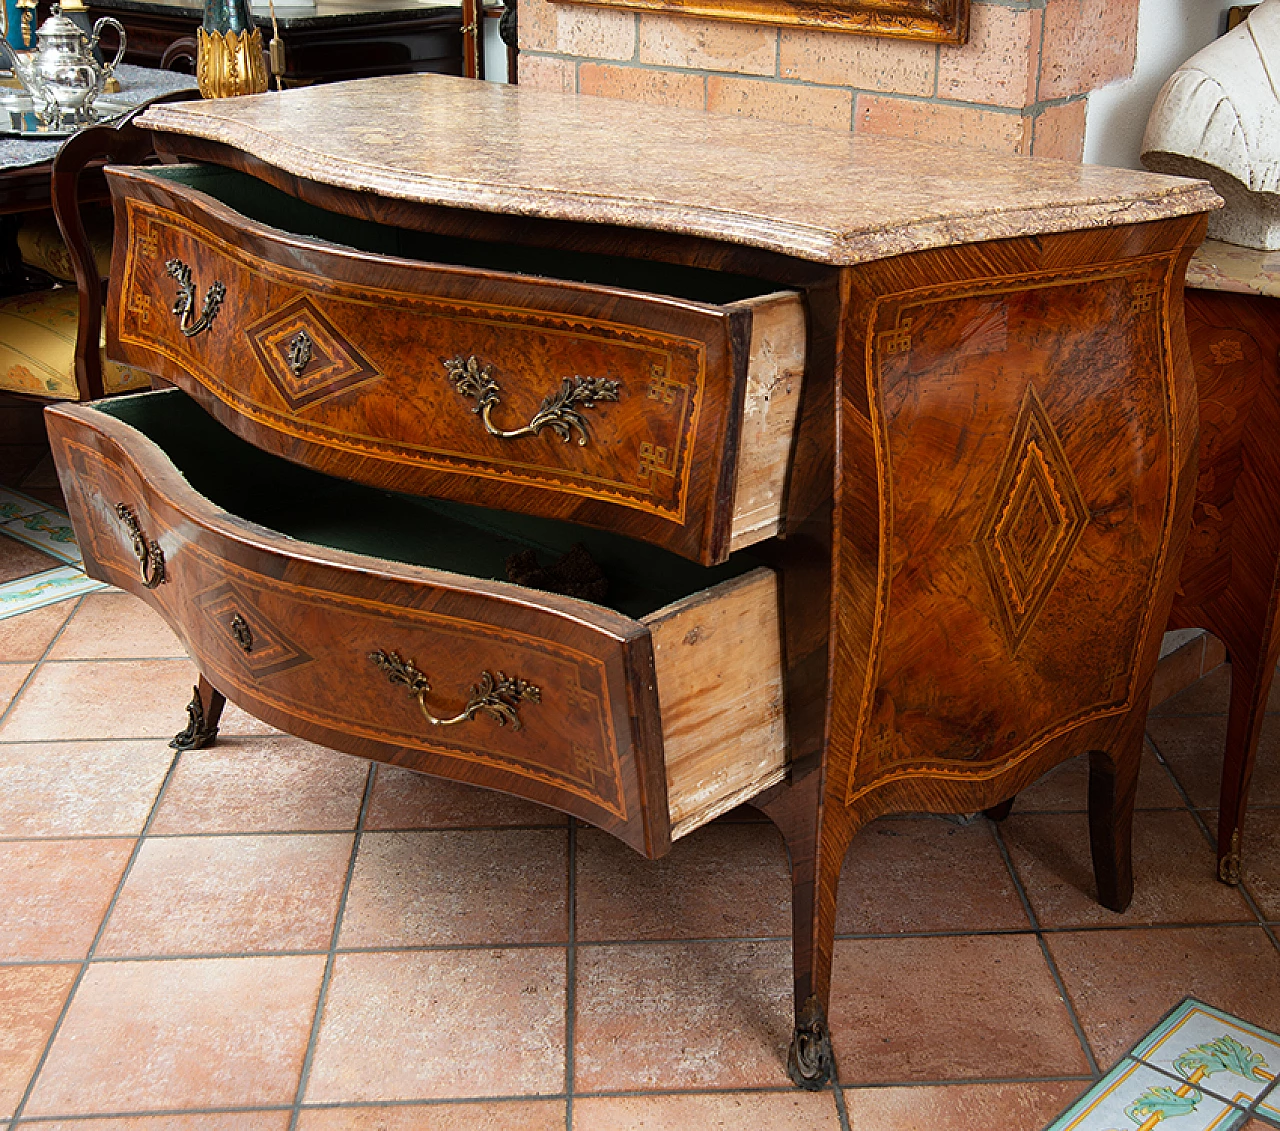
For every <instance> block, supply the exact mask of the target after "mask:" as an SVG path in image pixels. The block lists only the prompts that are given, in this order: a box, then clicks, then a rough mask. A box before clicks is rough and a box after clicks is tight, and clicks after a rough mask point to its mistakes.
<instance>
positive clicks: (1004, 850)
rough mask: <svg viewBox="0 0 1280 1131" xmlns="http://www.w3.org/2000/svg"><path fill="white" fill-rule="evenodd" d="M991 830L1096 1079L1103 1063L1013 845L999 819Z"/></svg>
mask: <svg viewBox="0 0 1280 1131" xmlns="http://www.w3.org/2000/svg"><path fill="white" fill-rule="evenodd" d="M991 832H992V834H993V835H994V837H995V841H996V847H997V848H999V850H1000V855H1001V857H1002V858H1003V859H1004V863H1005V867H1006V868H1008V870H1009V877H1010V879H1011V880H1012V881H1013V886H1014V890H1015V891H1017V893H1018V898H1019V899H1021V900H1022V908H1023V910H1024V911H1025V912H1026V915H1027V919H1028V920H1029V921H1030V923H1031V926H1032V929H1033V931H1034V933H1035V938H1036V945H1038V946H1039V947H1040V956H1041V957H1042V958H1043V959H1044V963H1045V966H1046V967H1047V968H1048V971H1049V975H1050V977H1052V978H1053V982H1054V985H1056V986H1057V987H1058V996H1059V997H1060V998H1061V999H1062V1004H1063V1005H1064V1006H1065V1007H1066V1010H1067V1017H1068V1019H1069V1020H1070V1021H1071V1028H1072V1029H1074V1030H1075V1034H1076V1040H1077V1041H1079V1042H1080V1049H1081V1051H1082V1052H1083V1053H1084V1059H1085V1063H1086V1064H1087V1065H1088V1066H1089V1071H1090V1073H1091V1074H1092V1075H1093V1078H1094V1079H1095V1080H1096V1079H1097V1078H1098V1077H1099V1076H1100V1075H1101V1074H1102V1069H1101V1066H1100V1065H1099V1064H1098V1060H1097V1058H1096V1057H1095V1056H1094V1055H1093V1048H1092V1047H1091V1046H1090V1044H1089V1038H1088V1036H1087V1035H1086V1034H1085V1031H1084V1025H1083V1024H1081V1021H1080V1016H1079V1014H1078V1013H1077V1012H1076V1007H1075V1002H1073V1001H1072V1000H1071V994H1070V993H1069V992H1068V991H1067V984H1066V982H1064V981H1063V978H1062V971H1060V970H1059V969H1058V964H1057V963H1056V962H1055V961H1054V959H1053V953H1052V952H1051V951H1050V950H1049V944H1048V942H1047V941H1046V939H1045V937H1044V932H1043V930H1042V929H1041V925H1040V918H1039V916H1037V915H1036V911H1035V908H1034V907H1033V906H1032V904H1031V897H1030V896H1029V895H1028V894H1027V889H1026V885H1024V884H1023V882H1022V877H1021V876H1019V875H1018V869H1017V866H1016V865H1015V864H1014V862H1013V856H1012V855H1011V854H1010V852H1009V846H1008V845H1007V844H1005V842H1004V834H1003V833H1002V832H1001V830H1000V825H999V823H998V822H996V821H992V822H991Z"/></svg>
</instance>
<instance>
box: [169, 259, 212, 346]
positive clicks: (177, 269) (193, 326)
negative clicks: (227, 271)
mask: <svg viewBox="0 0 1280 1131" xmlns="http://www.w3.org/2000/svg"><path fill="white" fill-rule="evenodd" d="M165 269H166V270H167V271H168V272H169V275H170V277H171V278H173V279H174V280H175V281H176V282H177V284H178V297H177V298H176V299H174V300H173V314H174V317H175V318H177V319H178V329H179V330H181V331H182V333H183V335H184V336H185V337H188V338H194V337H195V336H196V335H197V334H199V333H200V332H201V331H202V330H207V329H208V328H209V327H210V326H212V325H213V320H214V318H216V317H217V315H218V310H219V309H220V308H221V306H222V300H223V299H224V298H226V297H227V288H226V286H225V285H224V284H222V283H219V282H216V281H215V282H213V283H210V284H209V289H208V290H207V291H205V293H204V308H203V309H202V310H201V311H200V317H198V318H196V317H195V309H196V285H195V283H193V282H192V281H191V268H190V267H188V266H187V265H186V264H185V263H183V262H182V260H181V259H170V260H168V261H167V262H166V263H165Z"/></svg>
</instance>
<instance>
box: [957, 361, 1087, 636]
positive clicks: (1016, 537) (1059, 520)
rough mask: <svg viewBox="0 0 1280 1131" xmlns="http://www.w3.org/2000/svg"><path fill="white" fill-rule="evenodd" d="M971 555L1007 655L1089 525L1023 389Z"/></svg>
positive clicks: (1058, 445) (1040, 408)
mask: <svg viewBox="0 0 1280 1131" xmlns="http://www.w3.org/2000/svg"><path fill="white" fill-rule="evenodd" d="M996 484H997V486H996V490H995V494H994V496H993V498H992V503H991V506H990V508H989V510H988V511H987V514H986V517H985V518H984V519H983V521H982V525H981V526H980V527H979V529H978V538H977V549H978V555H979V557H980V558H981V559H982V564H983V568H984V572H985V574H986V577H987V581H988V583H989V584H990V587H991V594H992V596H993V597H994V598H995V605H996V609H997V611H998V613H999V617H1000V624H1001V627H1002V628H1003V629H1004V633H1005V637H1006V640H1007V641H1008V644H1009V649H1010V651H1011V652H1015V653H1016V652H1017V650H1018V647H1019V645H1021V643H1022V641H1023V639H1024V638H1025V637H1026V634H1027V632H1028V631H1029V630H1030V628H1031V626H1032V624H1034V623H1035V619H1036V616H1037V614H1038V613H1039V612H1040V609H1041V608H1042V607H1043V606H1044V603H1045V600H1046V599H1047V598H1048V596H1049V593H1050V592H1051V591H1052V589H1053V586H1054V583H1055V582H1056V581H1057V580H1058V576H1059V574H1061V572H1062V569H1063V567H1064V566H1065V565H1066V564H1067V559H1068V558H1070V556H1071V551H1072V550H1074V549H1075V546H1076V543H1077V542H1078V541H1079V540H1080V535H1081V534H1082V533H1083V532H1084V528H1085V524H1086V523H1087V522H1088V520H1089V512H1088V509H1087V508H1086V507H1085V504H1084V498H1083V496H1082V495H1081V492H1080V485H1079V484H1078V483H1077V481H1076V477H1075V475H1074V473H1073V472H1072V470H1071V466H1070V464H1069V463H1068V462H1067V457H1066V454H1065V453H1064V452H1063V450H1062V441H1061V440H1060V439H1059V438H1058V434H1057V432H1056V431H1055V430H1054V427H1053V423H1052V422H1051V421H1050V420H1049V417H1048V414H1047V413H1046V412H1045V408H1044V404H1043V403H1042V402H1041V400H1040V397H1039V395H1038V394H1037V393H1036V389H1035V386H1034V385H1028V386H1027V391H1026V393H1025V395H1024V396H1023V399H1022V407H1021V408H1020V409H1019V410H1018V418H1017V421H1016V423H1015V424H1014V429H1013V436H1012V438H1011V440H1010V443H1009V448H1008V450H1007V452H1006V454H1005V457H1004V461H1003V463H1002V464H1001V467H1000V473H999V475H998V477H997V479H996Z"/></svg>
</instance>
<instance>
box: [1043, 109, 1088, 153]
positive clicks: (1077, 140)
mask: <svg viewBox="0 0 1280 1131" xmlns="http://www.w3.org/2000/svg"><path fill="white" fill-rule="evenodd" d="M1087 106H1088V102H1087V101H1086V100H1085V99H1083V98H1077V99H1076V100H1075V101H1074V102H1064V103H1063V104H1062V105H1061V106H1046V107H1045V108H1044V109H1043V110H1042V111H1041V112H1040V113H1039V114H1038V115H1037V116H1036V119H1035V123H1034V126H1033V134H1032V142H1031V152H1032V154H1033V155H1034V156H1036V157H1057V158H1059V159H1061V160H1063V161H1079V160H1080V159H1081V158H1082V157H1083V156H1084V121H1085V110H1086V107H1087Z"/></svg>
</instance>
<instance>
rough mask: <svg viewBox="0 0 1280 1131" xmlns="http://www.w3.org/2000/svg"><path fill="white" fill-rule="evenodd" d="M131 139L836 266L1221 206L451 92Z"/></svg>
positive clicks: (1159, 180) (473, 204)
mask: <svg viewBox="0 0 1280 1131" xmlns="http://www.w3.org/2000/svg"><path fill="white" fill-rule="evenodd" d="M140 123H141V124H142V125H143V126H147V127H149V128H151V129H153V130H159V131H164V132H170V133H178V134H187V135H191V136H194V137H199V138H204V139H207V140H210V141H216V142H223V143H225V144H227V145H231V146H234V147H235V148H237V149H241V150H244V151H245V152H247V153H249V154H251V155H252V156H254V157H257V158H259V159H260V160H262V161H265V162H267V163H268V164H270V165H273V166H276V167H277V168H280V169H283V170H285V171H286V172H289V173H292V174H294V175H296V176H299V177H304V178H307V179H310V180H313V181H319V182H322V183H325V184H330V185H336V186H339V187H342V188H348V189H355V190H357V191H364V192H372V193H377V194H379V195H382V196H389V197H396V198H401V199H405V200H411V201H417V202H421V203H424V204H435V205H449V206H456V207H461V208H472V209H479V210H482V211H492V212H504V213H508V214H516V215H526V216H537V217H544V218H548V219H555V220H571V221H582V222H587V223H603V224H619V225H623V226H626V227H632V228H652V229H657V230H661V231H668V232H676V233H680V234H684V235H692V236H701V237H705V238H708V239H714V240H726V241H729V242H731V243H740V244H748V245H753V246H756V247H762V248H767V249H769V250H772V251H777V252H782V253H783V254H786V255H793V256H798V257H800V258H804V259H812V260H817V261H819V262H825V263H831V264H836V265H844V264H853V263H861V262H866V261H869V260H874V259H881V258H884V257H886V256H889V255H898V254H901V253H903V252H909V251H918V250H923V249H926V248H931V247H940V246H946V245H950V244H957V243H968V242H972V241H975V240H988V239H1001V238H1005V237H1010V236H1024V235H1035V234H1040V233H1045V232H1055V231H1067V230H1073V229H1080V228H1100V227H1108V226H1112V225H1115V224H1128V223H1133V222H1136V221H1143V220H1158V219H1163V218H1165V217H1169V216H1179V215H1185V214H1187V213H1193V212H1205V211H1209V210H1212V209H1215V208H1217V207H1219V206H1220V204H1221V201H1220V200H1219V198H1218V197H1217V195H1216V194H1215V193H1214V192H1213V190H1212V188H1210V186H1209V185H1208V184H1207V183H1206V182H1204V181H1191V180H1184V179H1181V178H1176V177H1165V176H1159V175H1156V174H1152V173H1137V172H1132V171H1129V170H1121V169H1106V168H1102V167H1100V166H1088V165H1073V164H1069V163H1067V162H1063V161H1052V160H1047V159H1043V158H1031V157H1013V156H1002V155H999V154H994V153H985V152H982V151H979V150H970V149H962V148H958V147H951V146H937V145H929V144H925V143H923V142H916V141H907V140H901V139H897V138H880V137H864V136H858V135H855V134H852V133H846V132H844V131H837V130H824V129H816V128H807V127H801V126H795V125H788V124H784V123H779V122H765V121H756V120H754V119H750V118H739V117H735V116H732V115H725V114H710V113H706V112H704V111H693V110H682V109H677V108H674V107H655V106H648V105H642V104H638V103H631V102H622V101H616V100H613V99H605V98H589V97H585V96H581V95H566V94H556V93H551V92H547V91H538V90H526V89H524V88H521V87H515V86H505V85H500V84H497V83H486V82H475V81H473V80H469V79H460V78H454V77H451V76H445V75H427V74H421V75H395V76H389V77H386V78H373V79H360V80H356V81H354V82H345V83H331V84H325V85H320V86H313V87H306V88H302V89H296V90H287V91H284V92H270V93H267V94H259V95H253V96H250V97H246V98H234V99H219V100H213V101H204V102H187V103H181V104H177V105H172V106H155V107H152V108H151V109H149V110H147V112H146V113H145V114H144V115H143V117H142V118H141V119H140Z"/></svg>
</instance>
